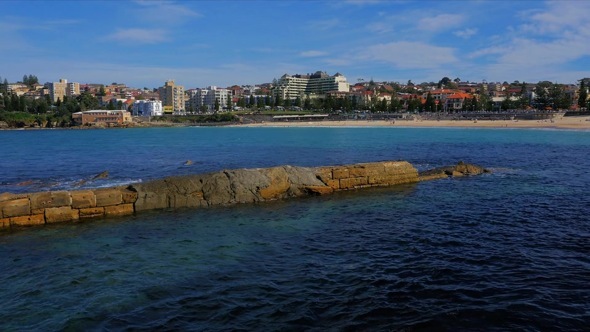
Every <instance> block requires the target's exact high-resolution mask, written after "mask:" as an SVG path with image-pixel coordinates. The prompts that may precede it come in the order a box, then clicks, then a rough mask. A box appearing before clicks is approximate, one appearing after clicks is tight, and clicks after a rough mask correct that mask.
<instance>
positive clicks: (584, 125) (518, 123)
mask: <svg viewBox="0 0 590 332" xmlns="http://www.w3.org/2000/svg"><path fill="white" fill-rule="evenodd" d="M240 126H246V127H416V128H419V127H458V128H547V129H579V130H590V116H579V117H557V118H554V119H551V120H477V121H473V120H395V121H384V120H347V121H290V122H278V121H277V122H274V121H273V122H261V123H250V124H244V125H240Z"/></svg>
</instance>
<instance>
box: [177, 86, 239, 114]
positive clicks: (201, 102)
mask: <svg viewBox="0 0 590 332" xmlns="http://www.w3.org/2000/svg"><path fill="white" fill-rule="evenodd" d="M188 95H189V101H188V103H187V109H188V110H192V111H193V112H201V111H207V112H212V111H215V101H216V100H217V101H219V108H220V110H221V109H222V108H228V107H229V108H231V98H232V94H231V90H228V89H225V88H218V87H216V86H209V87H207V88H204V89H191V90H189V91H188Z"/></svg>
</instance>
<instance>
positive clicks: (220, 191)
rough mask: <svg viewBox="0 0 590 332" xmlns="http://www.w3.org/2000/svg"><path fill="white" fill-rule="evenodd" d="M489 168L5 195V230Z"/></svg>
mask: <svg viewBox="0 0 590 332" xmlns="http://www.w3.org/2000/svg"><path fill="white" fill-rule="evenodd" d="M484 172H487V170H485V169H483V168H481V167H478V166H474V165H469V164H465V163H462V162H460V163H459V164H457V165H456V166H452V167H442V168H437V169H435V170H431V171H427V172H423V173H420V174H418V171H417V170H416V169H415V168H414V167H413V166H412V165H411V164H409V163H408V162H405V161H384V162H375V163H362V164H354V165H344V166H324V167H294V166H278V167H271V168H256V169H237V170H224V171H220V172H214V173H208V174H198V175H188V176H177V177H169V178H165V179H161V180H154V181H149V182H145V183H136V184H132V185H129V186H127V187H114V188H102V189H94V190H78V191H55V192H41V193H32V194H19V195H16V194H9V193H5V194H0V230H2V229H10V228H11V227H19V226H32V225H42V224H48V223H56V222H68V221H69V222H77V221H83V220H88V219H92V218H104V217H113V216H124V215H130V214H133V213H136V212H141V211H146V210H157V209H178V208H196V207H207V206H213V205H230V204H239V203H256V202H264V201H272V200H281V199H287V198H291V197H301V196H309V195H326V194H331V193H333V192H335V191H343V190H356V189H361V188H368V187H382V186H392V185H399V184H404V183H416V182H418V181H423V180H429V179H437V178H442V177H449V176H453V177H454V176H462V175H472V174H481V173H484Z"/></svg>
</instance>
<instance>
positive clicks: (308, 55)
mask: <svg viewBox="0 0 590 332" xmlns="http://www.w3.org/2000/svg"><path fill="white" fill-rule="evenodd" d="M324 55H328V53H326V52H322V51H315V50H310V51H304V52H301V53H299V56H302V57H304V58H313V57H318V56H324Z"/></svg>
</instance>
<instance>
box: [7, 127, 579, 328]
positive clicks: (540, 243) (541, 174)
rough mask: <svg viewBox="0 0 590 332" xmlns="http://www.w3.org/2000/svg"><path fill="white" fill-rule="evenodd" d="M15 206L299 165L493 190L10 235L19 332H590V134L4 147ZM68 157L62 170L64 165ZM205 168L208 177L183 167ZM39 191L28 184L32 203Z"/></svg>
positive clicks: (183, 215)
mask: <svg viewBox="0 0 590 332" xmlns="http://www.w3.org/2000/svg"><path fill="white" fill-rule="evenodd" d="M0 138H1V139H2V140H3V142H6V144H4V145H3V146H2V147H1V148H0V150H1V152H2V155H3V156H11V157H10V158H2V159H1V161H0V167H1V169H2V174H1V175H0V183H1V184H2V186H3V187H2V189H1V190H6V189H7V188H16V189H18V190H24V189H29V188H42V189H44V188H56V187H57V188H69V187H72V186H73V184H75V182H76V181H78V180H79V179H84V178H86V177H90V176H92V175H93V174H96V173H98V172H100V171H103V170H109V172H110V173H111V178H110V179H109V180H107V181H105V182H104V183H101V182H91V183H89V184H87V185H88V186H92V185H107V184H112V183H124V182H125V181H135V180H138V179H142V180H145V179H149V178H155V177H160V176H164V175H172V174H185V173H189V172H200V171H210V170H218V169H221V168H238V167H259V166H273V165H280V164H292V165H306V166H307V165H309V166H317V165H327V164H344V163H351V162H364V161H377V160H390V159H391V160H395V159H402V160H408V161H410V162H412V163H413V164H415V165H417V166H418V167H419V168H429V167H434V166H441V165H445V164H450V163H455V162H456V161H458V160H465V161H470V162H474V163H479V164H482V165H485V166H488V167H491V168H493V169H494V173H492V174H489V175H484V176H480V177H471V178H462V179H454V180H441V181H433V182H425V183H420V184H416V185H408V186H401V187H396V188H383V189H376V190H364V191H355V192H345V193H338V194H335V195H332V196H329V197H319V198H303V199H296V200H291V201H285V202H271V203H265V204H258V205H241V206H235V207H231V208H222V207H217V208H208V209H200V210H180V211H162V212H153V213H143V214H139V215H136V216H132V217H128V218H120V219H111V220H103V221H97V222H92V223H82V224H70V225H67V224H64V225H52V226H49V227H41V228H36V229H29V230H26V231H17V232H9V233H6V234H2V235H0V248H1V250H2V253H3V254H2V255H0V271H2V273H0V284H2V285H3V287H2V288H0V298H2V306H0V317H3V319H2V320H0V330H3V331H23V330H76V331H77V330H115V331H116V330H240V329H242V330H317V331H324V330H400V329H406V330H410V329H411V330H433V329H436V330H457V329H462V330H474V329H475V330H477V329H479V330H481V329H485V330H506V329H519V330H520V329H525V330H547V329H550V330H555V329H559V330H585V329H586V328H587V326H588V322H590V304H589V303H590V287H588V280H590V259H589V258H588V252H590V221H589V220H588V219H589V218H588V215H589V212H590V208H589V206H590V204H589V203H590V198H588V188H589V184H590V176H589V175H588V172H587V170H588V169H589V168H590V161H589V159H588V157H587V156H588V153H589V152H590V132H583V131H551V130H544V131H543V130H485V129H477V130H465V129H463V130H460V129H409V128H408V129H400V128H395V129H394V128H311V129H304V128H174V129H137V130H135V129H134V130H97V131H35V132H22V131H21V132H0ZM57 156H59V157H57ZM187 159H191V160H193V161H194V162H195V164H194V165H193V166H190V167H185V166H182V164H183V163H184V161H186V160H187ZM23 181H32V183H30V182H28V184H27V185H24V186H23V185H17V184H18V183H20V182H23Z"/></svg>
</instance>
